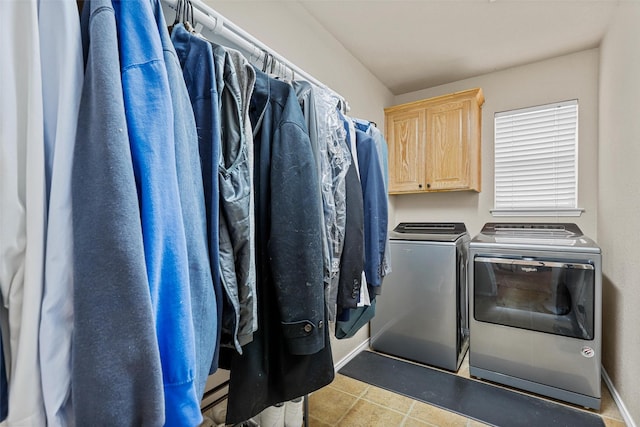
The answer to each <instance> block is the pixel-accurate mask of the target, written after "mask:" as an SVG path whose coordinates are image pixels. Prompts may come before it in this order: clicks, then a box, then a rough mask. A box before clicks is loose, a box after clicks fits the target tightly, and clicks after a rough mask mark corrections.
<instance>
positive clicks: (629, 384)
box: [598, 2, 640, 424]
mask: <svg viewBox="0 0 640 427" xmlns="http://www.w3.org/2000/svg"><path fill="white" fill-rule="evenodd" d="M639 22H640V3H638V2H620V3H619V5H618V10H617V12H616V14H615V16H614V19H613V21H612V23H611V26H610V29H609V31H608V33H607V35H606V36H605V39H604V41H603V43H602V45H601V47H600V52H601V61H600V150H599V168H600V178H599V183H598V184H599V201H598V242H599V244H600V246H601V247H602V252H603V255H602V260H603V263H602V264H603V275H604V276H603V306H604V308H603V310H604V311H603V336H604V354H603V365H604V367H605V369H606V371H607V373H608V374H609V376H610V377H611V379H612V381H613V384H614V386H615V388H616V390H617V391H618V392H619V394H620V395H621V397H622V400H623V402H624V403H625V405H626V406H627V409H628V412H629V414H630V415H631V417H632V419H633V420H634V421H635V424H638V423H640V385H639V384H640V383H639V381H638V378H640V363H639V362H640V357H639V355H640V329H639V328H640V286H639V284H640V275H639V274H638V268H637V266H638V260H640V245H639V244H638V238H639V237H640V217H639V213H640V169H639V168H638V164H639V160H640V26H639V25H638V23H639Z"/></svg>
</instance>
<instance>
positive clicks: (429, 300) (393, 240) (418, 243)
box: [370, 222, 470, 372]
mask: <svg viewBox="0 0 640 427" xmlns="http://www.w3.org/2000/svg"><path fill="white" fill-rule="evenodd" d="M469 239H470V237H469V234H468V233H467V229H466V227H465V225H464V224H463V223H433V222H418V223H416V222H403V223H400V224H398V226H397V227H395V228H394V230H393V231H392V232H391V233H390V234H389V250H390V252H391V259H392V260H393V272H391V273H390V274H388V275H387V276H386V277H385V279H384V287H383V294H382V295H381V297H380V298H377V299H376V316H375V317H374V318H373V319H372V320H371V324H370V326H371V347H372V348H373V349H374V350H376V351H379V352H382V353H387V354H390V355H393V356H397V357H401V358H403V359H407V360H412V361H416V362H419V363H423V364H426V365H431V366H435V367H438V368H443V369H447V370H450V371H454V372H455V371H457V370H458V368H459V367H460V363H461V361H462V359H463V357H464V355H465V353H466V351H467V348H468V342H469V339H468V338H469V330H468V322H467V303H468V298H467V273H466V271H467V270H466V269H467V252H468V244H469Z"/></svg>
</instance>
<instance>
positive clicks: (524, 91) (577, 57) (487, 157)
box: [391, 49, 599, 238]
mask: <svg viewBox="0 0 640 427" xmlns="http://www.w3.org/2000/svg"><path fill="white" fill-rule="evenodd" d="M598 57H599V56H598V50H597V49H591V50H587V51H583V52H578V53H575V54H571V55H566V56H562V57H558V58H553V59H549V60H546V61H541V62H536V63H533V64H529V65H525V66H520V67H515V68H511V69H508V70H504V71H498V72H494V73H490V74H485V75H482V76H478V77H474V78H470V79H466V80H461V81H458V82H455V83H451V84H447V85H442V86H437V87H434V88H429V89H424V90H420V91H417V92H411V93H407V94H403V95H398V96H396V97H395V99H394V103H395V104H402V103H405V102H410V101H415V100H418V99H423V98H430V97H433V96H438V95H443V94H446V93H451V92H455V91H459V90H464V89H470V88H474V87H481V88H482V90H483V92H484V96H485V103H484V106H483V108H482V191H481V192H480V193H475V192H450V193H432V194H417V195H396V196H391V204H392V206H393V217H392V219H391V222H392V223H393V224H395V223H398V222H401V221H462V222H464V223H465V224H466V225H467V229H468V230H469V233H470V234H471V235H472V236H473V235H475V234H477V233H478V232H479V231H480V229H481V228H482V226H483V225H484V224H485V223H486V222H491V221H552V222H559V221H567V222H575V223H577V224H578V225H579V226H580V228H581V229H582V231H583V232H584V233H585V234H587V235H588V236H590V237H593V238H597V229H596V209H597V188H598V180H597V179H598V174H597V170H598V169H597V167H598V160H597V154H598V145H597V144H598V89H597V88H598ZM576 98H577V99H578V104H579V115H580V124H579V130H578V131H579V164H578V168H579V172H578V174H579V184H578V204H579V207H581V208H583V209H585V212H584V213H583V214H582V216H580V217H568V218H556V217H536V218H526V217H525V218H523V217H520V218H518V217H493V216H492V215H491V213H490V212H489V210H490V209H493V193H494V190H493V116H494V113H496V112H500V111H505V110H510V109H515V108H521V107H529V106H534V105H540V104H546V103H551V102H555V101H564V100H568V99H576Z"/></svg>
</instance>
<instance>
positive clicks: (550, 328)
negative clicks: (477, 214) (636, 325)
mask: <svg viewBox="0 0 640 427" xmlns="http://www.w3.org/2000/svg"><path fill="white" fill-rule="evenodd" d="M601 271H602V270H601V253H600V248H599V247H598V246H597V245H596V243H595V242H594V241H593V240H591V239H590V238H588V237H586V236H584V235H583V234H582V232H581V231H580V229H579V228H578V227H577V226H576V225H575V224H548V223H544V224H542V223H533V224H531V223H526V224H521V223H518V224H514V223H502V224H500V223H488V224H486V225H485V226H484V228H483V229H482V231H481V232H480V234H478V235H477V236H476V237H474V238H473V239H472V240H471V242H470V244H469V293H470V305H469V310H470V314H471V315H470V335H471V341H470V347H469V370H470V373H471V375H472V376H474V377H479V378H484V379H487V380H491V381H495V382H498V383H502V384H506V385H509V386H513V387H517V388H521V389H524V390H528V391H532V392H534V393H538V394H542V395H546V396H549V397H552V398H556V399H560V400H564V401H567V402H571V403H575V404H578V405H582V406H585V407H589V408H595V409H599V408H600V373H601V372H600V370H601V367H600V363H601V358H600V354H601V353H600V347H601V341H602V309H601V296H602V278H601V276H602V273H601Z"/></svg>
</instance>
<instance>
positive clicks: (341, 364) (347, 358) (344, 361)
mask: <svg viewBox="0 0 640 427" xmlns="http://www.w3.org/2000/svg"><path fill="white" fill-rule="evenodd" d="M369 342H370V339H369V338H367V339H366V340H365V341H363V342H362V343H361V344H360V345H359V346H357V347H356V348H354V349H353V350H351V352H350V353H349V354H347V355H346V356H345V357H343V358H342V359H341V360H340V361H338V363H336V364H335V365H334V369H335V371H336V372H338V371H339V370H340V369H342V368H343V367H344V365H346V364H347V363H349V362H350V361H351V359H353V358H354V357H356V356H357V355H358V353H360V352H362V351H364V350H367V349H368V348H369Z"/></svg>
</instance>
